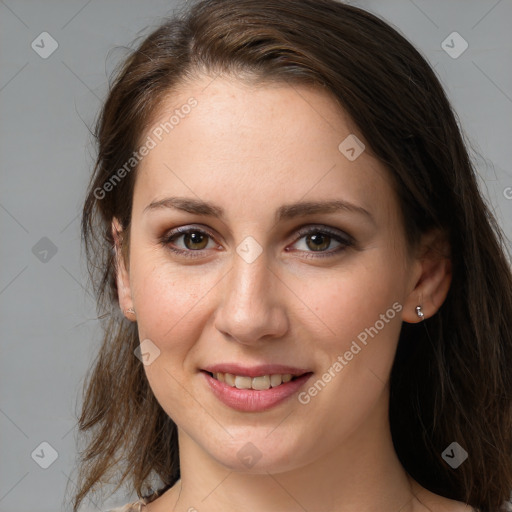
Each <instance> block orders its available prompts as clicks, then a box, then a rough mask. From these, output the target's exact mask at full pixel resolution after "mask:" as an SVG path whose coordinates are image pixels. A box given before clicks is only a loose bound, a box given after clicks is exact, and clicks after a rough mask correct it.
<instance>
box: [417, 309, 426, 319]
mask: <svg viewBox="0 0 512 512" xmlns="http://www.w3.org/2000/svg"><path fill="white" fill-rule="evenodd" d="M416 314H417V315H418V317H419V318H420V320H425V314H424V313H423V311H422V310H421V306H416Z"/></svg>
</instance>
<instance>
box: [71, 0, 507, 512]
mask: <svg viewBox="0 0 512 512" xmlns="http://www.w3.org/2000/svg"><path fill="white" fill-rule="evenodd" d="M197 71H204V72H207V73H209V74H212V75H213V74H215V73H221V72H224V73H231V74H234V75H238V76H240V77H244V79H247V80H248V79H249V77H252V79H254V80H255V83H257V82H258V81H260V82H261V81H269V80H270V81H277V82H285V83H288V84H311V85H315V86H317V87H320V88H323V90H325V91H326V92H328V93H329V94H331V95H332V97H334V98H335V100H336V101H338V102H339V104H340V105H341V106H342V107H343V108H344V109H345V111H346V112H347V113H348V114H349V115H350V116H351V118H352V120H353V121H354V122H355V124H356V125H357V127H358V128H359V129H360V131H361V133H362V134H363V135H364V137H365V139H366V141H367V142H368V144H369V146H370V148H371V151H372V152H373V154H374V156H375V157H376V158H377V159H378V160H379V161H380V162H382V163H383V164H384V165H385V166H386V167H387V169H389V173H390V176H392V180H393V183H394V186H395V188H396V190H397V193H398V197H399V201H400V207H401V211H402V213H403V219H404V229H405V233H406V238H407V243H408V246H409V247H415V244H417V242H418V240H419V237H420V235H421V234H422V233H424V232H426V231H427V230H428V229H430V228H440V229H442V230H443V231H444V232H445V233H446V234H447V236H448V238H449V242H450V246H451V260H452V269H453V275H452V283H451V287H450V291H449V293H448V296H447V298H446V300H445V302H444V304H443V305H442V307H441V308H440V310H439V311H438V313H437V314H436V315H434V316H433V317H431V318H429V319H427V320H426V321H424V322H422V323H418V324H407V323H404V324H403V327H402V331H401V334H400V339H399V343H398V348H397V352H396V357H395V362H394V365H393V368H392V372H391V381H390V423H391V431H392V437H393V442H394V445H395V449H396V452H397V454H398V457H399V459H400V460H401V462H402V464H403V466H404V468H405V469H406V471H407V472H408V473H409V474H410V475H411V476H412V477H413V478H414V479H415V480H417V481H418V482H419V483H420V484H421V485H423V486H424V487H426V488H427V489H429V490H431V491H432V492H435V493H437V494H440V495H443V496H446V497H449V498H452V499H457V500H460V501H464V502H466V503H468V504H470V505H471V506H473V507H475V508H477V509H478V510H480V511H496V510H498V508H499V506H500V505H501V504H502V503H503V502H504V501H505V500H507V499H508V498H509V495H510V491H511V489H512V433H511V422H512V420H511V416H512V415H511V411H512V407H511V400H512V398H511V389H512V365H511V364H510V363H511V361H512V328H511V325H510V319H512V276H511V269H510V266H509V262H508V261H507V256H506V249H505V247H506V245H505V238H504V235H503V233H502V232H501V230H500V228H499V226H498V224H497V222H496V220H495V218H494V217H493V215H492V213H491V212H490V210H489V209H488V207H487V206H486V204H485V202H484V200H483V199H482V196H481V194H480V192H479V190H478V186H477V181H476V178H475V172H474V170H473V167H472V164H471V162H470V159H469V156H468V152H467V149H466V147H465V144H464V141H463V138H462V136H461V133H460V130H459V128H458V124H457V119H456V116H455V114H454V112H453V111H452V109H451V107H450V104H449V102H448V100H447V98H446V95H445V93H444V91H443V89H442V87H441V85H440V83H439V81H438V79H437V78H436V76H435V74H434V72H433V71H432V70H431V68H430V67H429V65H428V64H427V63H426V61H425V60H424V58H423V57H422V56H421V55H420V54H419V53H418V51H417V50H415V49H414V47H413V46H412V45H411V44H410V43H409V42H407V41H406V40H405V39H404V38H403V37H402V36H401V35H400V34H399V33H398V32H397V31H396V30H394V29H393V28H391V27H390V26H389V25H388V24H387V23H385V22H383V21H382V20H380V19H379V18H377V17H376V16H374V15H372V14H370V13H368V12H365V11H364V10H361V9H358V8H355V7H352V6H349V5H345V4H342V3H339V2H337V1H334V0H209V1H201V2H195V3H194V4H193V5H192V6H191V7H188V8H187V9H186V11H184V12H182V13H179V14H176V15H175V16H174V17H173V18H172V19H170V20H166V21H165V22H164V23H163V24H162V25H161V26H160V27H159V28H157V29H156V30H154V31H153V32H152V33H151V34H150V35H149V36H148V37H147V38H146V39H145V40H144V41H143V42H142V43H141V44H140V45H139V47H138V48H137V49H136V50H135V51H134V52H133V53H132V54H131V55H130V56H129V58H127V59H126V61H125V62H124V63H123V65H122V67H121V68H120V69H119V70H118V72H117V74H116V76H115V80H114V82H113V85H112V86H111V90H110V93H109V95H108V98H107V100H106V102H105V104H104V106H103V109H102V111H101V115H100V117H99V119H98V122H97V126H96V131H95V136H96V139H97V144H98V149H99V151H98V157H97V161H96V166H95V169H94V174H93V176H92V178H91V182H90V185H89V188H88V192H87V197H86V199H85V204H84V207H83V217H82V236H83V239H84V241H85V248H86V255H87V261H88V265H89V272H90V277H91V281H92V283H93V285H94V290H95V293H96V295H97V299H98V312H99V313H100V317H101V318H102V319H103V323H104V325H103V326H104V338H103V344H102V346H101V349H100V351H99V353H98V355H97V358H96V360H95V363H94V368H93V371H92V373H91V374H88V378H87V382H86V383H85V384H84V395H83V405H82V411H81V416H80V418H79V428H80V431H81V432H83V434H82V435H84V434H85V433H89V434H90V439H89V440H88V444H87V447H86V450H84V451H83V452H80V454H81V464H80V480H79V483H78V489H77V492H76V495H75V500H74V508H73V510H74V511H75V512H76V510H77V509H78V507H79V504H80V503H81V502H82V501H83V499H84V498H85V497H86V496H87V495H88V494H89V492H91V490H93V489H94V488H95V486H96V485H98V484H100V483H103V481H110V479H111V478H112V477H113V472H114V471H118V470H120V469H122V472H121V473H120V474H119V475H116V478H117V480H116V481H118V482H119V485H118V486H117V487H116V490H117V489H118V488H119V487H120V485H121V484H122V482H124V481H125V480H126V479H127V478H128V477H129V478H130V479H131V482H132V483H133V486H134V488H135V490H136V492H137V494H138V495H139V496H144V495H145V494H146V493H147V492H150V491H151V490H152V487H151V485H149V482H150V480H151V478H152V477H153V476H158V478H160V479H161V481H162V483H163V485H162V486H161V487H160V488H159V489H157V490H156V492H154V493H153V494H152V495H151V497H150V498H149V500H150V501H152V500H153V499H155V498H156V497H157V496H158V495H160V494H161V493H163V492H164V491H166V490H167V489H169V488H170V487H171V486H172V485H173V484H174V483H175V482H176V481H177V479H178V478H179V475H180V472H179V453H178V444H177V433H176V432H177V430H176V425H175V424H174V423H173V421H172V420H171V419H170V418H169V417H168V416H167V414H166V413H165V412H164V410H163V409H162V408H161V407H160V405H159V404H158V403H157V401H156V399H155V397H154V396H153V393H152V391H151V389H150V387H149V385H148V382H147V379H146V376H145V372H144V369H143V365H142V364H141V363H140V361H139V360H138V359H137V358H136V357H135V356H134V353H133V352H134V349H135V348H136V347H138V345H139V339H138V333H137V328H136V324H134V323H130V322H129V321H128V320H126V319H125V318H124V317H123V316H122V315H121V313H120V312H119V304H118V295H117V289H116V281H115V275H116V268H115V258H114V250H113V247H114V240H113V238H112V233H111V222H112V218H113V217H114V216H115V217H116V218H118V219H119V220H120V222H121V224H122V228H123V233H124V240H123V248H124V249H125V250H126V248H127V247H128V243H129V226H130V217H131V207H132V198H133V184H134V179H135V175H136V167H134V170H133V171H132V172H129V173H127V175H126V176H125V177H124V178H123V179H122V180H120V181H119V183H117V184H116V186H115V187H113V188H112V190H110V191H109V192H108V193H106V194H104V197H99V196H100V194H99V193H98V191H99V190H105V189H104V188H103V187H104V185H105V183H107V182H108V181H109V180H110V179H111V178H112V176H113V175H114V174H115V173H116V171H118V169H120V168H122V167H123V165H125V163H126V162H127V161H128V160H129V159H130V157H131V156H132V154H133V152H134V151H136V150H137V148H138V145H139V144H140V142H141V138H142V136H143V135H144V130H145V128H147V126H148V123H149V122H150V119H151V116H152V115H153V114H154V113H155V112H156V110H157V109H158V106H159V104H160V102H161V101H162V100H163V99H164V97H165V96H167V95H168V94H169V91H172V90H173V89H174V88H176V87H178V86H179V85H180V84H183V83H184V81H185V80H187V79H190V78H191V77H193V76H194V72H197ZM124 257H125V258H126V261H127V262H128V254H127V252H125V253H124ZM113 397H115V398H114V399H113ZM453 441H456V442H457V443H459V444H460V445H461V446H462V447H463V448H465V449H466V451H468V452H469V458H468V459H467V460H466V461H465V462H464V463H463V464H462V465H461V466H460V467H459V468H458V469H457V470H454V469H452V468H450V467H449V466H448V465H447V464H446V463H445V461H444V460H443V459H442V458H441V454H442V452H443V451H444V450H445V448H446V447H447V446H449V445H450V444H451V443H452V442H453ZM107 477H108V478H107Z"/></svg>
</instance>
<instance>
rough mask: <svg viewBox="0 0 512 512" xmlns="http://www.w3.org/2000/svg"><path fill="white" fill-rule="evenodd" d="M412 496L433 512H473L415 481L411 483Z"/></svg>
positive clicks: (464, 505) (468, 506) (464, 504)
mask: <svg viewBox="0 0 512 512" xmlns="http://www.w3.org/2000/svg"><path fill="white" fill-rule="evenodd" d="M411 483H412V490H413V494H414V496H415V498H416V500H417V501H419V503H420V504H421V505H422V508H423V507H426V508H427V509H429V510H433V511H435V512H474V508H473V507H471V506H470V505H468V504H466V503H463V502H462V501H457V500H452V499H450V498H446V497H445V496H440V495H439V494H435V493H433V492H431V491H429V490H428V489H426V488H425V487H422V486H421V485H419V484H418V482H416V481H414V480H413V481H412V482H411Z"/></svg>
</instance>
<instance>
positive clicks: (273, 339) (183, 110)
mask: <svg viewBox="0 0 512 512" xmlns="http://www.w3.org/2000/svg"><path fill="white" fill-rule="evenodd" d="M187 104H188V105H192V107H191V108H188V107H184V105H187ZM176 109H177V110H178V113H176V112H175V110H176ZM172 115H174V116H175V117H174V118H173V120H171V121H170V123H169V120H170V118H171V116H172ZM165 122H167V123H168V124H167V125H166V129H162V126H163V125H162V124H161V123H165ZM167 132H168V133H167ZM353 135H356V137H357V138H358V139H359V140H363V141H364V139H363V137H362V135H361V134H360V133H358V131H357V130H356V129H355V128H354V126H353V124H352V123H351V122H350V119H349V118H348V117H347V116H346V115H344V113H343V112H342V111H340V109H339V108H338V107H337V106H336V104H335V103H334V101H333V100H332V99H331V98H330V97H329V96H327V95H326V93H324V92H322V91H319V90H317V89H312V88H308V87H305V86H293V87H291V86H288V85H276V84H274V85H264V86H249V85H245V84H243V83H241V82H240V81H238V80H236V79H234V78H233V79H231V78H226V77H218V78H216V79H212V78H211V77H204V78H201V79H199V78H198V79H197V80H196V81H194V82H193V83H192V84H189V85H187V87H186V89H185V88H183V89H182V90H181V91H180V92H179V93H175V94H173V95H172V97H169V98H168V100H167V101H166V104H165V105H164V107H162V108H161V109H160V110H159V112H158V116H157V118H156V120H155V122H154V124H153V125H152V127H151V129H150V130H149V131H148V132H147V133H146V136H145V137H144V140H145V141H149V139H148V138H147V137H150V138H151V139H152V141H153V142H148V147H149V146H153V145H154V147H152V148H150V149H149V152H148V154H147V155H146V156H145V157H144V158H143V159H142V161H141V163H140V166H139V169H138V170H137V173H138V175H137V179H136V184H135V190H134V198H133V214H132V224H131V227H130V257H129V271H128V272H127V273H125V272H122V273H121V274H120V275H119V277H118V284H119V286H120V289H122V290H124V291H122V292H121V294H120V297H121V306H122V307H123V308H128V307H130V306H133V307H134V309H135V311H136V320H137V323H138V329H139V336H140V340H141V341H142V343H143V344H142V352H143V353H145V354H146V356H145V366H144V368H145V371H146V374H147V378H148V381H149V383H150V385H151V388H152V390H153V392H154V394H155V396H156V398H157V400H158V401H159V403H160V404H161V406H162V408H163V409H164V410H165V411H166V413H167V414H168V415H169V416H170V417H171V418H172V419H173V420H174V422H175V423H176V424H177V425H178V428H179V432H180V443H181V441H183V440H187V443H188V445H189V446H190V447H192V446H193V447H194V448H193V449H194V450H195V451H196V454H199V455H198V456H200V457H202V458H203V460H204V461H209V462H210V463H212V462H213V463H214V464H218V463H220V464H221V465H223V466H225V467H228V468H230V469H235V470H240V471H252V472H265V471H273V472H280V471H285V470H288V469H292V468H298V467H300V466H303V465H306V464H309V463H312V462H313V461H315V460H316V459H318V458H319V457H322V456H327V455H328V454H330V453H333V452H337V453H338V454H339V453H340V452H339V450H342V451H343V453H344V454H345V455H346V454H347V453H348V451H350V450H355V449H360V442H365V440H366V441H367V442H368V443H370V444H371V443H373V442H375V443H378V442H379V440H382V436H385V435H387V434H386V432H387V431H386V429H385V428H384V427H386V425H387V418H388V416H387V415H388V402H387V400H388V387H387V385H386V383H387V381H388V376H389V373H390V369H391V366H392V363H393V359H394V355H395V350H396V346H397V341H398V336H399V332H400V327H401V322H402V320H403V319H404V318H405V317H404V312H405V309H403V308H404V307H405V303H406V301H407V300H408V298H409V295H410V294H411V292H412V291H413V290H414V287H415V285H416V281H417V279H418V276H419V274H418V267H417V265H416V264H415V262H414V260H412V259H409V257H408V256H407V252H406V247H405V240H404V235H403V228H402V222H401V218H400V215H399V207H398V203H397V200H396V196H395V194H394V192H393V189H392V187H391V182H390V179H389V177H388V175H387V173H386V171H385V169H384V168H383V167H382V166H381V165H380V164H379V163H378V162H377V161H376V160H375V159H374V158H373V157H372V156H370V154H369V148H367V149H366V150H363V151H362V152H361V150H362V146H359V145H358V144H357V140H356V139H354V138H353ZM347 137H349V138H348V139H347ZM153 143H155V144H153ZM340 144H341V146H340ZM169 198H179V201H178V200H177V199H175V200H174V204H175V205H176V207H172V204H171V203H172V201H171V200H170V199H169ZM166 199H169V200H168V201H167V203H165V202H164V201H165V200H166ZM180 201H181V206H182V207H183V208H180V207H179V206H180ZM186 201H188V206H187V204H186ZM335 201H336V202H338V203H337V204H338V208H335V207H333V206H332V205H331V208H330V209H329V208H327V207H326V208H321V207H319V206H315V205H316V204H317V203H319V204H324V203H333V202H335ZM154 203H157V204H160V206H153V207H152V206H151V205H152V204H154ZM203 203H208V206H205V205H203ZM310 203H311V204H310ZM313 203H315V205H313ZM194 205H195V209H196V210H197V211H196V212H195V213H194V212H192V211H186V210H187V209H188V210H190V206H194ZM308 205H309V206H308ZM220 212H222V214H220ZM212 213H213V214H212ZM177 228H181V229H187V230H189V232H188V234H187V233H185V234H183V233H176V232H175V230H176V229H177ZM173 235H174V236H173ZM166 237H167V238H169V237H171V238H172V240H170V241H167V242H164V241H163V240H164V239H165V238H166ZM172 248H174V249H177V250H179V251H181V252H180V253H179V254H177V253H175V252H172ZM407 308H409V306H407ZM409 309H410V308H409ZM148 340H149V341H148ZM234 365H237V366H234ZM270 365H277V366H274V367H272V366H270ZM213 366H215V367H216V368H211V367H213ZM280 366H282V367H283V368H280ZM206 369H210V370H212V371H215V370H217V371H219V372H221V373H223V374H224V373H231V374H233V375H239V377H240V378H234V377H229V376H227V377H226V376H222V375H221V376H217V379H214V378H212V377H211V376H210V375H209V374H207V373H206V371H205V370H206ZM286 374H291V375H295V374H297V376H298V375H303V376H302V377H299V378H297V379H296V378H295V377H294V378H293V380H291V381H289V382H284V383H282V384H280V385H279V382H281V381H282V380H283V375H286ZM265 375H267V376H268V377H266V376H265ZM272 375H274V376H273V377H272ZM276 375H277V376H276ZM279 375H281V378H279ZM251 376H252V377H259V378H258V379H256V378H255V380H252V378H249V377H251ZM244 377H245V378H244ZM218 379H220V380H218ZM232 379H234V384H235V388H233V387H232V385H233V380H232ZM288 379H289V377H288V376H285V377H284V380H285V381H287V380H288ZM222 380H224V381H226V380H228V381H229V383H226V382H221V381H222ZM247 386H251V387H252V386H254V387H258V388H268V387H269V386H272V387H270V389H266V390H265V389H263V390H262V389H238V388H244V387H247Z"/></svg>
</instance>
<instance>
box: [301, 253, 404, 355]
mask: <svg viewBox="0 0 512 512" xmlns="http://www.w3.org/2000/svg"><path fill="white" fill-rule="evenodd" d="M385 261H386V258H385V257H383V255H382V254H381V253H380V251H369V252H368V253H367V254H365V255H362V256H361V257H359V258H358V260H357V261H356V260H354V264H353V265H351V266H350V267H348V266H347V268H345V269H342V270H339V271H333V272H329V273H327V272H326V273H325V274H324V275H323V276H322V275H321V273H318V272H317V273H316V275H315V276H306V277H303V278H302V279H300V280H298V281H297V284H296V287H295V290H297V292H296V293H297V296H298V297H300V299H301V301H302V302H303V304H304V305H305V308H304V316H303V317H302V320H301V321H302V322H305V321H307V322H308V323H309V324H310V326H311V328H313V327H314V328H315V330H316V331H317V332H318V333H319V335H320V336H321V337H322V339H323V340H324V342H325V344H327V345H328V346H329V347H330V352H332V350H333V349H335V350H338V349H343V348H345V346H346V345H348V346H350V343H351V341H352V340H354V339H355V338H357V336H358V335H359V334H360V333H362V332H365V329H367V328H370V327H371V326H374V324H375V323H376V322H378V325H377V327H382V322H381V321H380V319H381V315H384V316H385V319H384V323H385V326H386V328H384V329H381V330H382V331H383V332H384V331H389V330H390V329H388V328H387V327H388V326H389V325H390V324H397V323H398V324H399V323H400V315H399V314H398V313H397V311H396V310H397V309H398V306H397V305H395V308H394V309H393V304H395V303H397V304H399V301H400V300H402V296H401V293H400V290H401V286H402V285H401V279H400V273H397V269H392V268H390V267H389V265H387V264H385ZM395 331H396V329H395ZM320 333H322V334H320ZM363 337H364V336H363Z"/></svg>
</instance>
